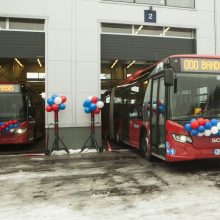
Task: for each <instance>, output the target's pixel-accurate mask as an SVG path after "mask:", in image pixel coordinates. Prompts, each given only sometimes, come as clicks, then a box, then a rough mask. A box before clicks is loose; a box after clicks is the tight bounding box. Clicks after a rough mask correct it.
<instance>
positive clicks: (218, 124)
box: [217, 122, 220, 130]
mask: <svg viewBox="0 0 220 220" xmlns="http://www.w3.org/2000/svg"><path fill="white" fill-rule="evenodd" d="M217 128H218V130H220V122H218V123H217Z"/></svg>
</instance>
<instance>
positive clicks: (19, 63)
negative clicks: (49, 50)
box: [15, 58, 24, 67]
mask: <svg viewBox="0 0 220 220" xmlns="http://www.w3.org/2000/svg"><path fill="white" fill-rule="evenodd" d="M15 61H16V62H17V63H18V65H19V66H21V67H24V65H23V64H22V63H21V62H20V61H19V60H18V59H17V58H15Z"/></svg>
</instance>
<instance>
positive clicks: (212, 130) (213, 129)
mask: <svg viewBox="0 0 220 220" xmlns="http://www.w3.org/2000/svg"><path fill="white" fill-rule="evenodd" d="M211 132H212V134H218V128H217V127H216V126H213V127H212V128H211Z"/></svg>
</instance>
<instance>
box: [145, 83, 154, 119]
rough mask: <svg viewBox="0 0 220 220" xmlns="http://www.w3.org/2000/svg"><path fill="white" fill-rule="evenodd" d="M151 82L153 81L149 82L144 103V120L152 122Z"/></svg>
mask: <svg viewBox="0 0 220 220" xmlns="http://www.w3.org/2000/svg"><path fill="white" fill-rule="evenodd" d="M151 82H152V80H149V82H148V85H147V89H146V92H145V96H144V103H143V120H144V121H149V120H150V96H151V95H150V94H151Z"/></svg>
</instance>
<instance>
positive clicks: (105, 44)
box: [101, 34, 196, 61]
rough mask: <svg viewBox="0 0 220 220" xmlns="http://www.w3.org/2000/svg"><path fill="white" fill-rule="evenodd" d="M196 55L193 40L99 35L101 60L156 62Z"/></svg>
mask: <svg viewBox="0 0 220 220" xmlns="http://www.w3.org/2000/svg"><path fill="white" fill-rule="evenodd" d="M189 53H191V54H193V53H196V42H195V40H194V39H182V38H162V37H147V36H127V35H111V34H102V35H101V59H102V60H114V59H119V60H150V61H156V60H160V59H163V58H165V57H167V56H169V55H173V54H189Z"/></svg>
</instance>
